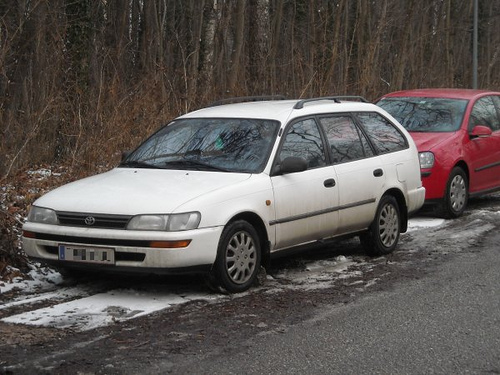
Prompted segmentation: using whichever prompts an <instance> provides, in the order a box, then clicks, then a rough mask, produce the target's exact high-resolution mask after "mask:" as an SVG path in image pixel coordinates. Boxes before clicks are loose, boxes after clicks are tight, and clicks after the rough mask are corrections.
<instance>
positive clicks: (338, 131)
mask: <svg viewBox="0 0 500 375" xmlns="http://www.w3.org/2000/svg"><path fill="white" fill-rule="evenodd" d="M320 123H321V125H322V126H323V128H324V129H325V133H326V138H327V140H328V143H329V145H330V148H331V150H332V158H333V160H332V161H333V163H344V162H348V161H352V160H358V159H362V158H365V157H369V156H373V151H372V149H371V148H370V146H369V144H368V142H367V140H366V138H365V136H364V134H362V133H361V132H360V130H359V129H358V127H357V126H356V124H355V123H354V121H353V119H352V118H351V117H349V116H332V117H322V118H320Z"/></svg>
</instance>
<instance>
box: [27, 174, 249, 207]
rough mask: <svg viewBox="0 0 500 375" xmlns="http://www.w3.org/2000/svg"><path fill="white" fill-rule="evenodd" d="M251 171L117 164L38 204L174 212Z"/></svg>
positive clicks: (55, 191) (244, 178)
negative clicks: (143, 166) (152, 167)
mask: <svg viewBox="0 0 500 375" xmlns="http://www.w3.org/2000/svg"><path fill="white" fill-rule="evenodd" d="M250 176H251V175H250V174H243V173H223V172H203V171H179V170H165V169H161V170H160V169H129V168H116V169H113V170H111V171H109V172H106V173H103V174H99V175H96V176H92V177H88V178H85V179H82V180H78V181H75V182H72V183H69V184H67V185H64V186H62V187H59V188H57V189H55V190H53V191H51V192H49V193H47V194H46V195H44V196H42V197H41V198H39V199H38V200H37V201H36V202H35V203H34V204H35V205H37V206H40V207H46V208H51V209H54V210H56V211H68V212H87V213H103V214H120V215H137V214H144V213H150V214H154V213H171V212H175V209H176V208H177V207H179V206H181V205H182V204H184V203H186V202H189V201H190V200H192V199H195V198H197V197H199V196H201V195H203V194H208V193H210V192H213V191H215V190H218V189H221V188H226V187H227V186H229V185H232V184H237V183H239V182H241V181H244V180H246V179H248V178H249V177H250Z"/></svg>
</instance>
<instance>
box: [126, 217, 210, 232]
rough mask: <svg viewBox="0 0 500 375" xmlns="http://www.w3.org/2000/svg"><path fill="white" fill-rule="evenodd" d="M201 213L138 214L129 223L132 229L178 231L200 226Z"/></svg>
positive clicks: (128, 227) (129, 227)
mask: <svg viewBox="0 0 500 375" xmlns="http://www.w3.org/2000/svg"><path fill="white" fill-rule="evenodd" d="M200 220H201V215H200V213H199V212H186V213H182V214H172V215H138V216H134V217H133V218H132V219H131V220H130V222H129V223H128V226H127V229H130V230H163V231H169V232H176V231H181V230H190V229H196V228H198V225H199V224H200Z"/></svg>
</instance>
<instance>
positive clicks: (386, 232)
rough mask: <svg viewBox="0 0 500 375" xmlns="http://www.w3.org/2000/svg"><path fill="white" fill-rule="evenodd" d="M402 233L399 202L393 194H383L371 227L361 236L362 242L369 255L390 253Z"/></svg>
mask: <svg viewBox="0 0 500 375" xmlns="http://www.w3.org/2000/svg"><path fill="white" fill-rule="evenodd" d="M400 233H401V215H400V212H399V205H398V202H397V201H396V198H394V197H393V196H391V195H386V196H383V197H382V199H381V200H380V204H379V205H378V208H377V213H376V215H375V220H373V223H372V224H371V226H370V229H369V230H368V232H367V233H364V234H362V235H361V236H360V240H361V244H362V245H363V247H364V248H365V251H366V252H367V253H368V254H369V255H384V254H389V253H391V252H392V251H394V249H395V248H396V245H397V244H398V240H399V234H400Z"/></svg>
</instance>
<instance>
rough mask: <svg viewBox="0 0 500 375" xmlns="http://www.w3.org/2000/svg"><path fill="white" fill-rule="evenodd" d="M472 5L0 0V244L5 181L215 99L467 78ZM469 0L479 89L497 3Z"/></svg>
mask: <svg viewBox="0 0 500 375" xmlns="http://www.w3.org/2000/svg"><path fill="white" fill-rule="evenodd" d="M473 3H474V1H473V0H0V134H1V135H0V186H3V191H4V193H3V203H2V205H1V206H0V208H1V211H0V229H2V237H3V238H2V240H3V241H1V242H0V248H1V245H2V243H3V244H4V248H5V246H7V245H5V244H6V243H8V244H11V243H12V241H11V240H12V238H11V237H13V236H14V234H13V232H12V230H10V229H9V228H10V224H9V223H12V222H16V221H17V222H19V221H20V219H19V218H17V219H13V213H15V212H16V209H13V208H12V207H14V208H16V205H17V206H23V205H22V204H20V203H19V202H16V201H15V199H14V198H6V195H7V193H6V191H7V190H6V187H5V186H7V184H9V183H10V181H13V180H16V176H20V174H21V175H22V174H23V173H25V172H26V170H28V168H33V167H34V166H40V165H49V166H53V165H65V166H67V167H68V168H71V170H72V171H79V174H80V175H86V174H91V173H95V172H97V171H99V169H102V168H103V166H104V168H109V167H111V166H113V165H116V163H117V162H118V161H119V159H120V155H121V151H124V150H129V149H131V148H133V147H135V146H136V145H137V144H138V143H139V142H140V141H141V140H142V139H144V138H145V137H146V135H148V134H150V133H151V132H152V131H153V130H155V129H157V128H158V127H159V126H160V125H162V124H165V123H167V122H168V121H169V120H171V119H173V118H174V117H176V116H178V115H180V114H182V113H185V112H187V111H191V110H194V109H197V108H200V107H203V106H205V105H207V104H208V103H210V102H212V101H215V100H218V99H222V98H226V97H234V96H248V95H269V94H281V95H285V96H286V97H288V98H304V97H317V96H325V95H361V96H364V97H366V98H367V99H369V100H374V99H376V98H377V97H378V96H380V95H382V94H384V93H387V92H390V91H396V90H399V89H409V88H423V87H457V88H470V87H471V85H472V79H473V78H472V48H473V47H472V44H473V43H472V36H473V12H474V6H473ZM478 4H479V8H478V10H479V37H478V40H479V45H478V56H479V59H478V86H479V88H483V89H494V90H499V89H500V1H498V0H494V1H490V0H479V1H478ZM73 175H74V174H73ZM21 180H22V179H21ZM35 195H36V194H31V195H29V196H28V197H27V198H25V201H28V202H27V203H26V202H25V203H26V204H29V201H30V200H32V199H33V198H34V197H35ZM9 199H10V201H14V203H12V202H11V203H9V202H7V201H9ZM6 223H7V224H6ZM14 237H15V236H14ZM14 242H15V241H14ZM8 247H9V248H11V249H14V250H7V252H10V253H12V251H15V249H17V248H18V246H17V245H16V246H14V245H9V246H8ZM0 250H1V249H0ZM5 253H6V251H5V250H4V258H5ZM1 260H2V257H1V252H0V261H1ZM0 268H1V267H0Z"/></svg>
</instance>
